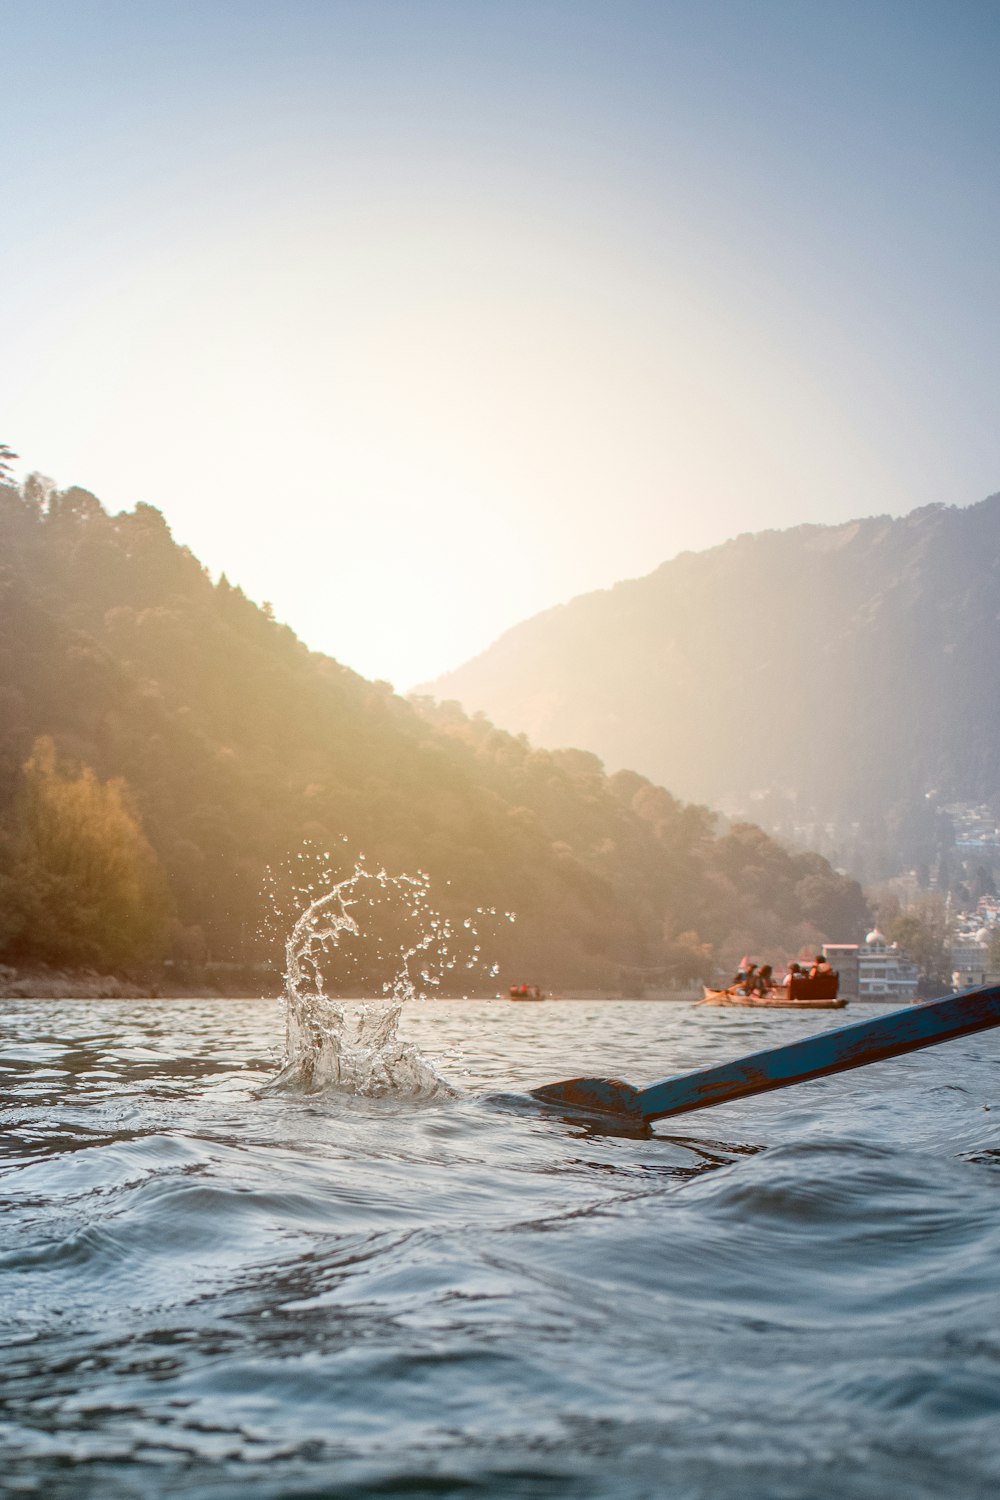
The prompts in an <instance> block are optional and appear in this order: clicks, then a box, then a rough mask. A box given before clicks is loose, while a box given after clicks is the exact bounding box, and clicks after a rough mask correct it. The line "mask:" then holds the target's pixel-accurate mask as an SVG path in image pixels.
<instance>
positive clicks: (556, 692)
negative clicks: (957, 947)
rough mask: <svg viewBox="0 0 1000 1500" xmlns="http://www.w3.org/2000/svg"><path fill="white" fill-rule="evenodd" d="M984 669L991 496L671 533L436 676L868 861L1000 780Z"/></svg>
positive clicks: (897, 860) (989, 620) (995, 617)
mask: <svg viewBox="0 0 1000 1500" xmlns="http://www.w3.org/2000/svg"><path fill="white" fill-rule="evenodd" d="M998 689H1000V495H993V496H991V497H990V498H989V499H986V500H983V501H982V502H981V503H979V504H977V505H972V506H970V507H968V508H964V509H963V508H956V507H952V506H947V507H946V506H940V505H934V506H925V507H923V508H922V509H919V510H916V511H914V512H913V513H912V514H910V515H907V516H904V517H902V518H900V519H892V518H890V517H888V516H876V517H872V518H869V519H861V520H856V521H852V522H849V523H847V524H843V525H836V526H821V525H806V526H799V527H795V528H793V529H791V530H788V531H767V532H762V533H760V534H757V535H743V536H739V537H737V538H736V539H735V540H732V541H729V542H727V543H725V544H724V545H722V546H719V547H714V548H712V549H711V550H709V551H705V552H700V553H691V552H686V553H682V554H681V555H680V556H678V557H676V558H674V559H673V560H672V561H670V562H666V563H664V564H663V565H662V566H660V567H659V568H657V569H656V570H655V572H652V573H650V574H649V575H648V576H647V577H644V578H639V579H634V580H630V581H628V582H622V583H619V584H617V585H616V586H615V587H614V588H611V589H607V590H602V591H600V592H597V593H592V594H587V595H584V596H582V597H580V598H577V599H574V600H573V601H571V602H570V603H569V604H567V605H564V606H561V607H558V608H556V609H551V610H548V611H546V612H545V613H544V614H540V615H537V616H535V617H534V618H533V619H530V620H527V621H525V622H524V623H523V624H521V625H519V626H517V627H516V628H515V629H513V630H511V631H509V632H507V634H506V635H504V636H502V637H501V638H500V639H499V640H498V641H497V642H496V643H495V644H494V645H493V646H492V647H491V648H490V649H489V650H488V651H486V652H484V653H483V654H482V655H481V656H479V657H477V658H475V659H474V660H472V661H469V662H467V663H466V664H465V665H464V666H461V667H459V668H458V669H457V670H456V671H454V672H451V673H449V674H448V675H446V676H445V677H442V678H439V679H438V680H437V681H436V682H435V683H433V684H432V685H431V687H430V689H429V691H431V692H433V693H434V694H435V695H437V696H438V697H440V698H442V699H451V698H453V699H457V700H458V701H459V702H460V703H461V704H462V705H463V706H464V707H465V708H466V710H468V711H469V712H475V711H479V710H481V711H484V712H485V713H487V714H488V715H489V716H490V717H491V718H492V719H493V720H494V721H495V722H496V723H498V724H501V725H503V726H504V727H505V728H508V729H510V730H513V731H517V732H520V731H523V732H524V733H526V734H528V735H529V736H530V738H531V739H532V740H533V741H534V742H535V743H537V744H540V745H548V746H555V745H561V744H574V745H581V746H584V747H586V748H587V749H589V750H592V751H594V752H595V753H596V754H597V755H599V756H600V757H601V758H602V760H603V761H604V762H605V763H606V765H607V766H608V767H609V768H610V769H612V770H614V769H615V768H617V767H619V766H632V767H635V768H636V769H637V770H639V771H641V772H642V773H643V774H644V775H647V776H650V777H652V778H653V779H654V780H656V781H660V782H662V783H664V784H665V785H667V786H669V787H671V788H672V789H673V790H674V791H675V792H676V793H677V794H678V795H680V796H682V797H685V798H694V799H697V800H699V801H705V802H708V803H710V804H712V805H713V806H717V807H721V808H723V809H725V810H726V811H727V812H730V813H733V814H746V813H752V814H753V815H754V816H755V818H756V819H757V820H758V821H760V822H762V823H763V824H764V826H767V827H769V828H772V829H777V830H780V831H781V832H784V833H788V834H798V835H799V836H800V837H802V838H804V839H809V840H810V841H812V842H813V844H814V846H815V847H821V848H824V851H825V852H829V853H831V855H833V856H834V857H835V858H836V859H838V860H844V861H845V862H847V863H848V864H849V865H850V867H851V868H852V871H853V872H854V873H856V874H858V875H859V876H861V877H862V878H880V877H882V876H885V875H887V874H890V873H893V872H894V871H895V870H897V869H900V868H902V867H904V866H906V865H908V864H913V863H918V862H920V861H923V862H924V863H925V864H926V863H928V862H932V861H933V859H934V857H935V853H936V851H939V849H940V845H941V840H942V837H944V836H946V830H945V829H944V828H943V823H942V818H941V815H940V808H941V807H942V805H943V804H944V803H946V802H948V801H949V800H952V799H969V800H973V801H982V802H988V801H991V800H993V799H997V798H998V795H1000V691H998ZM998 810H1000V809H998Z"/></svg>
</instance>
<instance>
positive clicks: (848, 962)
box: [823, 927, 920, 1005]
mask: <svg viewBox="0 0 1000 1500" xmlns="http://www.w3.org/2000/svg"><path fill="white" fill-rule="evenodd" d="M823 952H824V953H825V954H826V957H827V959H828V961H829V963H830V967H831V968H833V969H836V970H837V972H838V973H839V975H840V993H841V994H842V995H849V996H854V997H856V998H857V999H858V1000H886V1001H895V1002H896V1003H897V1004H900V1005H905V1004H906V1002H907V1001H908V1000H913V999H915V998H916V994H917V985H918V982H919V980H920V970H919V968H918V967H917V965H916V964H915V963H914V962H913V960H912V958H910V957H909V956H908V955H907V954H906V953H904V952H903V951H902V949H901V948H900V946H899V944H898V943H890V942H889V939H888V938H887V937H886V936H885V934H884V933H882V932H880V931H879V929H878V928H877V927H873V928H872V930H871V932H869V933H868V934H867V936H866V937H865V940H864V942H863V943H824V945H823Z"/></svg>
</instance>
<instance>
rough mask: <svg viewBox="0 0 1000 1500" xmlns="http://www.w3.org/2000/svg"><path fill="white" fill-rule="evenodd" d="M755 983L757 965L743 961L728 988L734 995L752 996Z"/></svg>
mask: <svg viewBox="0 0 1000 1500" xmlns="http://www.w3.org/2000/svg"><path fill="white" fill-rule="evenodd" d="M756 982H757V965H756V964H752V963H750V962H749V961H748V960H747V959H744V960H743V962H742V963H741V964H740V966H739V969H738V970H737V972H736V976H735V978H734V979H733V981H732V983H731V984H730V986H729V989H730V991H731V992H732V993H733V994H734V995H752V994H753V990H754V985H755V984H756Z"/></svg>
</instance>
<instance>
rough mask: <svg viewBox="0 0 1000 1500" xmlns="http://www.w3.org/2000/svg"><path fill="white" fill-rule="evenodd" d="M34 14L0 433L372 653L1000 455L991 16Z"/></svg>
mask: <svg viewBox="0 0 1000 1500" xmlns="http://www.w3.org/2000/svg"><path fill="white" fill-rule="evenodd" d="M52 9H53V10H55V11H58V12H59V13H60V16H61V19H62V21H63V25H62V26H61V27H60V28H56V29H55V30H52V29H46V30H44V33H43V29H42V27H41V23H39V22H38V21H33V20H32V18H31V11H30V10H29V8H28V7H24V8H21V9H18V7H14V24H13V28H12V32H11V36H10V51H9V55H10V59H11V61H10V76H11V89H10V91H9V95H8V98H7V99H6V101H5V105H4V107H5V108H6V109H9V110H11V130H9V131H7V132H6V133H5V134H6V138H7V139H8V141H10V142H14V141H18V142H19V143H20V144H19V145H8V146H7V147H6V148H5V153H6V155H7V157H9V162H8V165H9V168H10V170H8V172H7V173H6V180H7V182H8V184H9V188H10V191H11V192H12V193H13V195H14V197H15V198H16V201H17V202H18V204H19V211H18V213H17V215H16V223H15V224H14V226H13V228H14V232H13V233H11V234H10V235H8V236H7V242H6V244H5V246H4V248H3V249H2V251H0V260H2V264H0V270H2V271H3V272H4V274H3V277H2V281H3V285H4V286H6V287H8V288H10V289H11V290H10V291H9V292H8V293H5V294H4V301H5V304H7V303H8V302H9V309H8V307H7V306H6V305H5V308H4V311H5V313H7V312H8V311H9V318H8V319H7V320H6V327H7V329H8V339H7V348H8V359H7V362H6V367H5V370H4V372H3V375H2V387H0V396H2V398H3V399H2V409H3V411H4V416H5V424H6V425H5V429H4V431H3V432H2V433H0V437H3V438H4V439H5V440H7V441H9V442H11V443H12V444H13V446H14V447H16V448H17V449H18V451H19V452H21V453H22V454H23V455H24V458H25V460H26V463H27V466H28V467H33V468H40V469H42V470H43V471H44V472H47V473H50V474H52V475H53V476H54V477H55V478H56V479H57V481H58V482H59V483H60V484H69V483H79V484H84V485H88V486H89V487H91V488H92V489H93V490H94V491H95V492H97V493H98V494H100V496H101V498H102V499H103V500H104V501H105V502H106V503H108V504H111V505H113V506H121V507H131V506H132V505H133V504H134V503H135V502H136V501H137V500H145V501H148V502H150V503H152V504H154V505H157V506H158V507H159V508H161V509H162V510H163V512H164V514H165V515H166V517H167V519H168V521H169V522H170V523H171V525H172V527H173V529H174V532H175V535H176V536H177V537H178V539H179V540H181V541H183V542H186V543H188V544H190V545H191V547H192V548H193V549H194V551H195V552H196V553H197V554H198V555H199V556H200V557H202V558H203V559H204V560H205V561H206V563H207V564H208V565H209V566H210V567H212V568H213V569H216V570H219V569H225V570H226V571H227V573H228V574H229V575H230V576H231V577H232V578H233V579H234V580H236V581H239V582H240V583H241V584H242V585H243V586H244V588H245V589H246V590H247V592H249V593H250V594H251V595H252V596H253V597H255V598H257V599H264V598H266V599H269V600H270V601H271V602H272V603H273V605H274V608H275V611H276V613H277V614H278V615H279V616H280V617H281V618H285V619H288V620H289V621H290V622H291V623H292V625H293V626H294V627H295V628H296V630H297V631H298V632H299V633H300V635H302V636H303V638H304V639H306V640H307V641H308V642H309V644H311V645H314V646H317V647H320V648H322V649H325V650H327V651H330V652H331V653H332V654H334V655H336V656H338V657H339V658H340V659H341V660H343V661H345V662H346V663H347V664H349V665H351V666H353V667H355V668H357V669H358V670H359V671H361V672H363V673H365V674H366V675H371V676H383V677H389V678H390V679H391V680H393V681H394V682H395V683H396V684H397V685H398V686H401V687H405V686H408V685H411V684H412V683H414V682H416V681H417V680H420V679H422V678H428V677H431V676H433V675H436V674H437V673H439V672H441V671H443V670H445V669H446V668H448V667H450V666H453V665H455V664H456V663H457V662H459V661H461V660H463V659H466V658H468V657H469V656H470V655H471V654H473V653H474V652H475V651H477V650H479V649H481V648H483V647H485V646H486V645H487V644H488V643H489V641H491V640H492V639H493V638H494V637H495V636H496V635H498V634H499V633H500V632H501V631H502V630H503V629H505V628H506V627H507V626H509V625H510V624H512V623H514V622H515V621H516V620H518V619H520V618H523V617H524V616H526V615H529V614H532V613H535V612H536V611H537V610H538V609H539V608H541V607H544V606H545V605H547V604H549V603H552V602H555V601H557V600H559V599H563V598H567V597H569V596H570V595H572V594H574V593H578V592H581V591H583V590H587V589H591V588H594V587H597V586H600V585H603V584H608V583H611V582H613V581H614V580H615V579H617V578H619V577H622V576H627V575H630V574H636V573H644V572H646V571H648V570H649V569H650V568H651V567H653V566H655V565H656V563H658V562H659V561H661V560H662V559H663V558H665V557H667V556H670V555H672V554H673V553H675V552H676V551H678V550H680V549H682V548H686V547H702V546H706V545H709V544H711V543H713V542H715V541H718V540H720V539H722V538H723V537H725V536H728V535H731V534H732V533H734V532H737V531H740V530H749V529H754V530H756V529H760V528H762V527H765V526H783V525H788V524H792V523H794V522H795V521H798V520H802V519H810V518H821V519H823V520H827V521H831V520H836V519H838V518H840V517H843V516H847V515H853V514H857V513H859V512H864V511H865V510H893V511H903V510H907V509H909V508H910V507H911V505H913V504H916V503H920V502H921V501H926V500H936V499H947V500H954V499H961V500H967V499H970V498H976V497H977V496H978V494H980V493H985V492H986V491H987V490H989V489H991V488H995V485H996V470H997V467H998V466H1000V444H998V440H997V437H996V430H995V425H994V424H993V422H992V413H993V410H994V400H993V397H994V395H995V392H996V386H997V383H998V373H1000V371H998V364H997V349H998V348H1000V340H998V339H997V338H996V331H997V330H996V327H995V318H994V317H993V314H990V315H984V314H983V313H982V309H983V307H996V306H997V305H998V302H1000V299H997V298H995V297H993V296H991V293H992V291H993V289H994V288H995V283H996V278H997V272H996V267H995V264H994V263H993V261H992V259H991V258H989V257H987V256H985V255H981V254H980V252H979V251H978V250H977V249H976V248H975V246H976V245H978V244H979V243H989V231H990V226H991V225H993V226H994V227H995V214H996V207H995V202H993V204H992V206H991V203H990V201H989V200H987V199H985V198H984V196H983V193H982V191H981V183H980V182H979V181H978V179H977V164H979V163H984V162H985V159H986V157H985V153H987V152H988V148H989V142H990V141H991V140H992V141H994V142H995V140H996V125H997V107H996V103H995V99H994V100H993V101H992V102H990V100H991V98H992V96H991V95H989V94H988V92H987V88H986V83H987V73H988V69H987V68H986V65H985V61H984V52H983V45H982V44H983V42H984V39H986V40H988V39H989V38H990V37H992V38H993V40H994V41H995V39H996V26H995V25H991V23H990V21H989V18H988V17H987V15H986V13H985V12H984V13H982V15H981V16H980V13H979V12H978V11H976V12H973V11H972V10H970V11H969V12H967V19H966V20H965V21H964V22H963V23H956V22H954V21H950V22H949V23H948V25H947V27H946V26H945V18H944V17H943V13H942V14H941V15H939V16H937V17H936V16H935V13H934V12H933V8H931V9H930V10H927V9H925V8H923V7H917V8H916V10H917V11H918V12H919V18H918V20H919V24H916V23H914V22H912V21H911V20H910V19H909V18H907V19H906V24H905V25H904V17H903V13H902V11H898V10H896V8H895V7H893V6H891V5H889V6H883V7H880V8H879V7H876V14H874V16H873V15H866V13H865V10H864V8H858V9H851V8H848V11H849V13H845V18H843V19H841V20H839V21H838V20H835V19H832V18H829V17H827V16H826V15H824V13H823V11H822V9H821V8H816V7H811V6H806V7H801V8H798V9H796V10H795V11H791V10H789V9H788V8H787V7H784V6H781V5H766V6H763V7H753V8H750V7H745V6H733V5H729V4H722V3H720V4H717V5H714V6H710V7H707V8H706V10H705V12H704V13H702V14H700V15H699V14H698V13H691V12H690V8H689V7H686V6H680V5H676V6H675V5H665V6H654V7H650V6H646V5H643V4H632V5H628V4H626V5H624V6H622V7H616V8H615V9H614V12H613V13H612V11H611V10H609V9H607V8H605V7H603V6H590V5H586V4H585V5H573V6H569V5H561V4H530V5H517V4H511V5H505V6H502V7H501V6H496V5H492V4H488V3H484V4H479V5H475V4H474V5H457V4H449V3H437V0H434V3H428V4H425V5H421V6H419V7H412V6H408V5H396V4H393V3H387V4H384V5H380V6H377V7H372V6H368V5H360V4H354V3H346V4H341V5H336V6H331V7H317V6H315V5H311V4H308V3H297V4H290V5H283V6H280V7H279V6H276V5H268V4H265V5H261V6H256V7H253V8H248V7H245V6H239V5H233V4H228V3H221V4H218V5H215V6H213V7H211V8H210V9H209V10H207V11H206V10H203V9H202V8H200V7H193V6H178V7H171V8H169V9H168V8H165V7H164V8H143V9H142V11H141V13H139V12H137V11H135V10H133V8H131V7H128V6H124V5H120V4H117V3H109V4H94V5H87V4H85V5H83V6H76V7H71V6H59V5H56V6H54V7H52ZM913 14H914V12H913V10H912V8H911V9H910V12H909V16H910V17H912V16H913ZM88 21H89V22H90V23H91V24H89V25H88V24H87V22H88ZM890 60H892V62H893V71H892V72H891V74H890V75H888V76H887V75H886V74H885V67H886V66H887V65H888V62H889V61H890ZM43 80H44V82H45V91H44V94H45V98H46V101H47V102H46V109H45V111H40V110H39V109H38V108H37V107H36V106H35V105H34V104H33V103H32V102H31V101H33V100H35V99H37V98H38V97H40V95H39V93H38V90H39V88H40V87H41V84H42V81H43ZM932 83H933V84H934V87H931V84H932ZM918 98H919V100H920V103H919V105H918V104H917V103H916V100H917V99H918ZM98 101H99V107H98ZM932 147H933V149H931V148H932ZM960 158H961V159H962V160H963V161H964V162H965V164H966V168H965V175H964V176H963V177H961V178H956V175H955V172H954V170H953V168H954V163H955V161H956V160H958V159H960ZM918 162H919V164H920V174H921V175H920V180H919V181H917V180H916V179H915V178H914V175H913V172H914V170H915V167H916V164H917V163H918ZM942 223H944V224H945V225H946V226H947V228H946V229H942ZM984 235H985V236H986V238H983V236H984ZM946 262H947V263H948V264H949V269H950V275H949V277H948V278H943V277H942V275H941V271H942V266H943V264H944V263H946ZM977 305H978V307H979V309H980V311H979V313H978V314H977V315H976V316H973V309H974V307H975V306H977ZM956 492H957V493H956Z"/></svg>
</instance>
